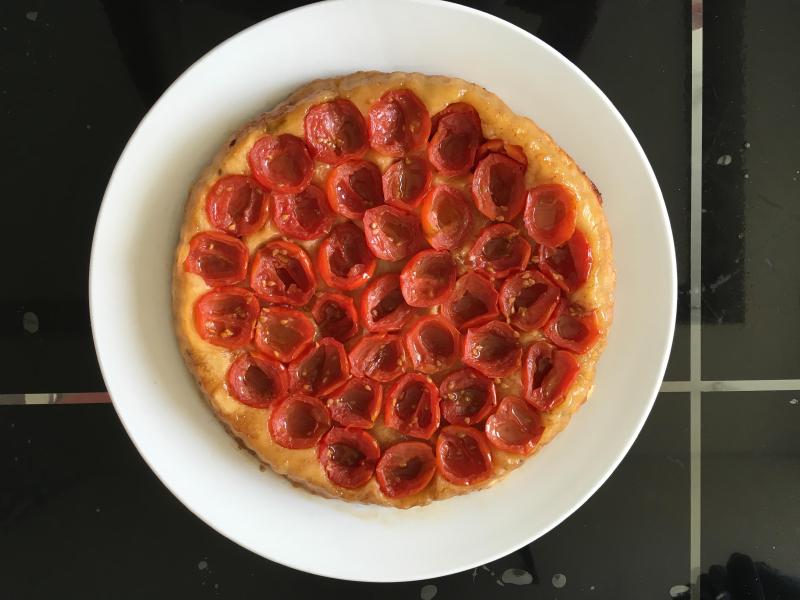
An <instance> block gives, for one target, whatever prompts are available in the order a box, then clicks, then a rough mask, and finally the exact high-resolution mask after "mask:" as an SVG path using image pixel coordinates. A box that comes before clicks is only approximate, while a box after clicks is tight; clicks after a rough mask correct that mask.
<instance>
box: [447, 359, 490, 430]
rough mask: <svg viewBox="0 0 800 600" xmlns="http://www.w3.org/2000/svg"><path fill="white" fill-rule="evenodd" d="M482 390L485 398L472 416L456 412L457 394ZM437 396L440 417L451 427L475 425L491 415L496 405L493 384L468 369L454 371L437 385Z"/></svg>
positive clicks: (483, 376) (486, 378) (481, 375)
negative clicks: (438, 397) (439, 399)
mask: <svg viewBox="0 0 800 600" xmlns="http://www.w3.org/2000/svg"><path fill="white" fill-rule="evenodd" d="M475 387H478V388H482V389H483V390H485V393H486V397H485V398H484V401H483V405H482V406H481V407H480V408H479V409H478V411H477V412H475V413H474V414H472V415H468V416H465V415H463V414H460V413H459V411H458V400H459V397H458V393H459V392H462V391H464V390H465V389H470V388H475ZM439 396H440V397H441V398H442V402H441V409H442V416H443V417H444V419H445V420H446V421H447V422H448V423H450V424H451V425H475V424H477V423H480V422H481V421H483V420H484V419H485V418H486V417H488V416H489V414H491V412H492V411H493V410H494V407H495V406H496V405H497V390H496V388H495V385H494V382H493V381H492V380H491V379H489V378H488V377H486V376H485V375H483V374H481V373H479V372H478V371H476V370H474V369H471V368H469V367H467V368H464V369H461V370H460V371H454V372H453V373H450V374H449V375H448V376H447V377H445V378H444V379H443V380H442V383H441V384H439Z"/></svg>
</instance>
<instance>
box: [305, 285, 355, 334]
mask: <svg viewBox="0 0 800 600" xmlns="http://www.w3.org/2000/svg"><path fill="white" fill-rule="evenodd" d="M311 314H312V315H313V316H314V320H315V321H316V322H317V327H319V332H320V335H321V336H322V337H330V338H333V339H335V340H339V341H340V342H345V341H347V340H349V339H350V338H351V337H353V336H354V335H355V334H356V332H357V331H358V317H357V316H356V307H355V304H353V299H352V298H351V297H350V296H345V295H344V294H336V293H334V292H325V293H324V294H322V295H320V296H319V297H317V299H316V300H315V301H314V307H313V308H312V309H311Z"/></svg>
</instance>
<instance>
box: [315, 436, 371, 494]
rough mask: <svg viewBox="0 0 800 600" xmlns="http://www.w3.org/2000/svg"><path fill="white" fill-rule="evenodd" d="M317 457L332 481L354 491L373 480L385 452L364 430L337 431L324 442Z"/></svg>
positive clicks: (324, 439) (326, 437)
mask: <svg viewBox="0 0 800 600" xmlns="http://www.w3.org/2000/svg"><path fill="white" fill-rule="evenodd" d="M317 456H318V457H319V462H320V464H321V465H322V468H323V470H324V471H325V475H327V476H328V479H330V480H331V481H332V482H333V483H335V484H336V485H338V486H340V487H343V488H346V489H351V490H352V489H356V488H360V487H362V486H364V485H366V483H367V482H368V481H369V480H370V479H372V474H373V473H374V472H375V465H377V464H378V459H379V458H380V457H381V449H380V448H379V447H378V442H376V441H375V438H374V437H372V435H370V434H369V432H367V431H364V430H363V429H345V428H344V427H333V428H332V429H331V430H330V431H329V432H328V433H326V434H325V437H323V438H322V441H321V442H320V444H319V450H318V453H317Z"/></svg>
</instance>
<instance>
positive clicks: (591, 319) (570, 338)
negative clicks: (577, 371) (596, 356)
mask: <svg viewBox="0 0 800 600" xmlns="http://www.w3.org/2000/svg"><path fill="white" fill-rule="evenodd" d="M573 333H574V335H570V334H573ZM544 334H545V335H546V336H547V338H548V339H549V340H550V341H551V342H553V343H554V344H555V345H556V346H559V347H561V348H564V349H565V350H570V351H572V352H575V353H576V354H585V353H586V352H588V351H589V350H590V349H591V348H592V347H593V346H594V345H595V344H596V343H597V340H599V339H600V324H599V323H598V321H597V311H594V310H591V311H585V312H584V311H580V310H579V309H577V307H574V306H570V305H569V303H568V302H567V301H566V300H561V303H560V304H559V305H558V307H557V308H556V310H555V311H554V312H553V315H552V317H550V321H549V322H548V323H547V325H546V326H545V328H544Z"/></svg>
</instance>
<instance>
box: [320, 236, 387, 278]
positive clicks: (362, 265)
mask: <svg viewBox="0 0 800 600" xmlns="http://www.w3.org/2000/svg"><path fill="white" fill-rule="evenodd" d="M376 264H377V261H376V260H375V256H374V255H373V254H372V252H370V249H369V248H368V247H367V242H366V240H365V239H364V232H363V231H361V230H360V229H359V228H358V227H356V226H355V225H353V223H340V224H339V225H336V226H335V227H334V228H333V231H331V234H330V235H329V236H328V237H327V238H325V240H324V241H323V242H322V244H321V245H320V247H319V252H318V254H317V267H318V268H319V274H320V276H321V277H322V280H323V281H324V282H325V283H327V284H328V285H329V286H331V287H333V288H337V289H340V290H346V291H349V290H354V289H356V288H358V287H361V286H362V285H364V284H365V283H366V282H367V280H368V279H369V278H370V277H372V274H373V273H374V272H375V266H376Z"/></svg>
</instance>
